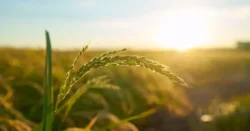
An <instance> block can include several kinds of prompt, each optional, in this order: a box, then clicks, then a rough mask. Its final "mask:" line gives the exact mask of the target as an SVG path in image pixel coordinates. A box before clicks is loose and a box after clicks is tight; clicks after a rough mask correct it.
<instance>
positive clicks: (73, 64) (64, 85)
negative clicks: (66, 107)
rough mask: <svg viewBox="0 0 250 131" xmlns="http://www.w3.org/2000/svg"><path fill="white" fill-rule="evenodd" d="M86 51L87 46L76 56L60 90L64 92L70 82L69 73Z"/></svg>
mask: <svg viewBox="0 0 250 131" xmlns="http://www.w3.org/2000/svg"><path fill="white" fill-rule="evenodd" d="M87 49H88V45H87V46H85V47H83V49H82V50H81V51H80V52H79V54H78V56H77V57H76V58H75V59H74V62H73V63H72V65H71V66H70V68H69V70H68V72H67V73H66V76H65V80H64V81H63V82H62V85H61V87H60V90H64V89H65V88H66V86H67V83H68V82H69V80H70V75H71V72H72V70H73V68H74V66H75V64H76V62H77V60H78V59H79V57H80V56H81V55H82V53H84V52H85V51H86V50H87ZM58 105H59V103H58V102H56V109H57V107H58Z"/></svg>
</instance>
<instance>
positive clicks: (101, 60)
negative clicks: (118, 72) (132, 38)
mask: <svg viewBox="0 0 250 131" xmlns="http://www.w3.org/2000/svg"><path fill="white" fill-rule="evenodd" d="M125 50H126V49H122V50H117V51H112V52H107V53H104V54H102V55H100V56H97V57H95V58H93V59H91V60H90V61H89V62H88V63H86V64H84V65H83V66H81V67H80V69H79V70H78V71H77V72H76V73H75V75H74V76H73V77H72V78H71V79H70V80H68V81H67V82H66V83H65V84H63V86H62V87H61V88H60V93H59V95H58V97H57V106H56V109H57V107H58V104H59V103H60V102H61V101H62V100H63V99H64V98H65V97H66V96H67V94H68V93H69V91H70V90H71V88H72V87H73V85H74V84H75V83H77V82H78V81H79V80H80V79H81V78H82V77H83V76H84V75H85V74H86V73H88V72H89V71H91V69H95V68H101V67H105V66H137V67H143V68H146V69H149V70H152V71H155V72H157V73H160V74H162V75H164V76H166V77H168V78H169V79H170V80H172V81H173V82H175V83H177V84H178V85H181V86H184V87H189V85H188V84H187V83H186V82H185V81H184V80H182V79H181V78H180V77H178V76H177V75H175V74H174V73H172V72H171V71H170V70H169V69H168V67H167V66H165V65H162V64H160V63H158V62H156V61H153V60H150V59H147V58H145V57H139V56H112V55H115V54H117V53H119V52H122V51H125Z"/></svg>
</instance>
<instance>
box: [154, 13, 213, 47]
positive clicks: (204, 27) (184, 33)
mask: <svg viewBox="0 0 250 131" xmlns="http://www.w3.org/2000/svg"><path fill="white" fill-rule="evenodd" d="M209 28H210V27H209V20H208V19H207V18H206V16H205V15H204V14H202V13H199V12H197V11H196V12H195V11H192V10H189V11H182V12H175V13H171V14H168V15H167V16H166V19H165V20H164V22H163V23H162V24H161V25H160V27H159V30H158V31H157V34H156V37H155V41H156V44H158V45H159V46H160V47H163V48H173V49H178V50H186V49H189V48H193V47H197V46H202V45H204V44H209V42H210V40H211V33H210V30H209Z"/></svg>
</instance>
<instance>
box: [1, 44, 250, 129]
mask: <svg viewBox="0 0 250 131" xmlns="http://www.w3.org/2000/svg"><path fill="white" fill-rule="evenodd" d="M90 48H91V47H90ZM101 52H102V51H93V50H92V51H88V52H86V53H84V54H83V56H82V57H81V58H80V60H79V64H78V65H77V66H78V67H79V66H81V65H82V64H84V63H85V62H86V61H88V60H90V59H91V58H92V57H94V56H96V55H98V54H99V53H101ZM77 54H78V51H60V50H54V52H53V86H54V88H55V93H58V88H59V87H60V85H61V82H62V81H63V79H64V77H65V74H66V71H67V70H68V68H69V67H70V64H71V63H72V61H73V59H74V58H75V56H76V55H77ZM124 54H129V55H133V54H134V55H139V56H146V57H148V58H150V59H154V60H156V61H159V62H160V63H162V64H165V65H167V66H169V68H170V69H171V70H172V71H173V72H174V73H176V74H177V75H179V76H180V77H181V78H183V79H184V80H185V81H186V82H187V83H189V84H190V85H191V86H192V87H193V88H183V87H179V86H177V85H175V84H174V83H172V82H171V81H170V80H168V79H167V78H165V77H163V76H161V75H159V74H157V73H154V72H150V71H148V70H146V69H141V68H136V67H122V68H121V67H107V68H101V69H97V70H94V71H92V72H91V73H89V74H88V75H87V76H86V77H84V78H83V80H81V81H80V82H79V83H78V84H77V86H75V87H74V90H76V89H77V88H79V87H81V85H83V84H84V83H85V82H86V81H87V80H88V79H91V78H94V77H97V76H101V75H106V76H107V77H108V78H109V79H110V80H111V82H110V83H112V84H115V85H117V86H119V87H120V90H112V89H105V90H103V89H90V90H88V91H87V92H86V94H84V95H83V96H81V98H80V99H79V100H77V102H76V104H75V105H74V106H73V107H72V110H71V111H70V113H69V115H68V116H67V117H66V119H65V122H63V123H61V121H60V119H62V118H61V116H60V115H59V116H58V118H56V120H55V122H56V123H57V124H56V126H55V127H54V130H59V129H64V128H65V127H85V126H86V125H87V124H88V123H89V122H90V121H91V120H92V119H93V118H94V117H95V116H96V115H97V113H104V112H105V113H106V114H109V120H111V123H112V121H113V122H114V121H117V120H118V119H120V120H123V119H126V118H128V117H131V116H135V115H139V114H141V113H143V112H146V111H149V110H154V111H155V112H154V113H152V115H149V116H145V117H142V118H141V119H136V120H132V121H130V123H128V122H126V123H123V124H121V125H119V126H118V127H119V128H116V130H125V129H127V130H128V129H130V130H132V129H133V130H136V128H137V129H139V130H142V131H229V130H230V131H239V130H240V131H247V130H250V126H249V123H250V114H249V113H250V112H249V110H250V101H249V99H250V87H249V85H250V52H249V51H248V50H239V49H200V50H198V49H197V50H188V51H174V50H168V51H167V50H166V51H128V52H125V53H124ZM44 57H45V52H44V50H42V49H41V50H40V49H25V48H19V49H18V48H4V47H2V48H0V98H1V99H0V130H3V131H4V130H30V129H31V128H33V127H36V125H37V124H38V123H40V122H41V118H42V117H41V116H42V105H43V104H42V97H43V83H44V61H45V60H44ZM105 113H104V114H105ZM111 117H112V118H111ZM106 119H107V117H105V119H104V118H103V120H102V119H100V120H97V122H96V124H95V125H94V126H93V130H98V129H99V128H100V127H103V126H104V125H106V124H105V122H107V120H106Z"/></svg>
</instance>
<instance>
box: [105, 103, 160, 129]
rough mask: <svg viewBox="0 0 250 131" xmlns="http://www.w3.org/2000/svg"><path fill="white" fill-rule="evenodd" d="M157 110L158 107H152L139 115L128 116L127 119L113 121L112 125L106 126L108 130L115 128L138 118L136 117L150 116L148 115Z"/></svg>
mask: <svg viewBox="0 0 250 131" xmlns="http://www.w3.org/2000/svg"><path fill="white" fill-rule="evenodd" d="M155 112H156V109H155V108H153V109H150V110H148V111H145V112H142V113H141V114H139V115H136V116H131V117H128V118H126V119H123V120H120V121H118V122H115V123H112V124H111V125H108V126H107V127H106V130H111V129H114V128H116V127H117V126H119V125H121V124H123V123H126V122H129V121H132V120H136V119H141V118H145V117H148V116H150V115H152V114H154V113H155Z"/></svg>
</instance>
